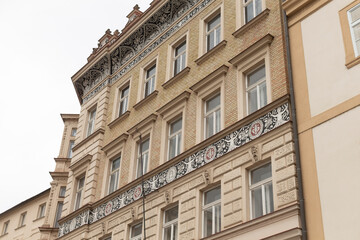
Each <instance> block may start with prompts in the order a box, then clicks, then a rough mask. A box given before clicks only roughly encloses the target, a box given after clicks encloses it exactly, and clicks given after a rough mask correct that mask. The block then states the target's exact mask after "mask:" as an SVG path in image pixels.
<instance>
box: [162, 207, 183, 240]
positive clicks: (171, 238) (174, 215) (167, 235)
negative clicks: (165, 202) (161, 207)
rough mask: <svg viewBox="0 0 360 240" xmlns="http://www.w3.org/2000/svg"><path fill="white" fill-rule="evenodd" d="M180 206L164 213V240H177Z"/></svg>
mask: <svg viewBox="0 0 360 240" xmlns="http://www.w3.org/2000/svg"><path fill="white" fill-rule="evenodd" d="M178 211H179V210H178V206H176V207H173V208H171V209H169V210H166V211H165V212H164V227H163V240H176V239H177V234H178V214H179V212H178Z"/></svg>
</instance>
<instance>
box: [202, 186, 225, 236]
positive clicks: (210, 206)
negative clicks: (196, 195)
mask: <svg viewBox="0 0 360 240" xmlns="http://www.w3.org/2000/svg"><path fill="white" fill-rule="evenodd" d="M216 188H219V189H220V199H218V200H216V201H214V202H211V203H208V204H206V205H205V195H206V193H208V192H210V191H212V190H214V189H216ZM202 195H203V196H202V198H203V199H202V216H201V219H202V237H208V236H211V235H213V234H215V233H218V232H220V231H221V186H216V187H213V188H211V189H209V190H206V191H205V192H204V193H203V194H202ZM217 206H220V225H219V226H218V228H219V231H216V230H215V229H216V225H215V216H216V210H215V207H217ZM208 209H211V212H212V219H213V222H212V223H211V224H212V226H211V228H212V232H211V234H210V235H207V236H206V235H205V229H206V226H205V214H204V213H205V211H206V210H208Z"/></svg>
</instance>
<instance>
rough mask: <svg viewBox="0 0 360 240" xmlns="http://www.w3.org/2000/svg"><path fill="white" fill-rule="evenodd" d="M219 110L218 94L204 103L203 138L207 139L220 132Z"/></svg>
mask: <svg viewBox="0 0 360 240" xmlns="http://www.w3.org/2000/svg"><path fill="white" fill-rule="evenodd" d="M220 110H221V109H220V94H217V95H216V96H214V97H212V98H211V99H209V100H207V101H206V102H205V114H204V115H205V116H204V120H205V138H209V137H211V136H212V135H214V134H216V133H218V132H219V131H220V125H221V122H220V116H221V112H220Z"/></svg>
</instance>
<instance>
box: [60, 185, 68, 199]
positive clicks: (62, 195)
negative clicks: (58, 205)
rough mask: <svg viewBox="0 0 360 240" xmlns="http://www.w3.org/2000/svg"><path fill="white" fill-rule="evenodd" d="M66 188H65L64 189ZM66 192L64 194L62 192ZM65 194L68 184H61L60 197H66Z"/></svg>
mask: <svg viewBox="0 0 360 240" xmlns="http://www.w3.org/2000/svg"><path fill="white" fill-rule="evenodd" d="M63 189H64V190H63ZM62 193H64V194H62ZM65 194H66V186H61V187H60V190H59V197H62V198H64V197H65Z"/></svg>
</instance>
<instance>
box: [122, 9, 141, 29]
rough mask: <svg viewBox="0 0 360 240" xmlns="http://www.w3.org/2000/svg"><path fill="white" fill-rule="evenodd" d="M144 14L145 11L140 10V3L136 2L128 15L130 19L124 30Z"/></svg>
mask: <svg viewBox="0 0 360 240" xmlns="http://www.w3.org/2000/svg"><path fill="white" fill-rule="evenodd" d="M142 14H143V12H142V11H140V7H139V5H137V4H136V5H135V6H134V8H133V10H132V11H131V12H130V13H129V14H128V15H127V16H126V17H127V18H128V19H129V20H128V22H127V23H126V25H125V27H124V29H123V30H122V32H124V31H126V30H127V29H128V28H129V27H130V26H131V25H132V23H134V22H136V21H137V20H138V19H139V17H140V16H141V15H142Z"/></svg>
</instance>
